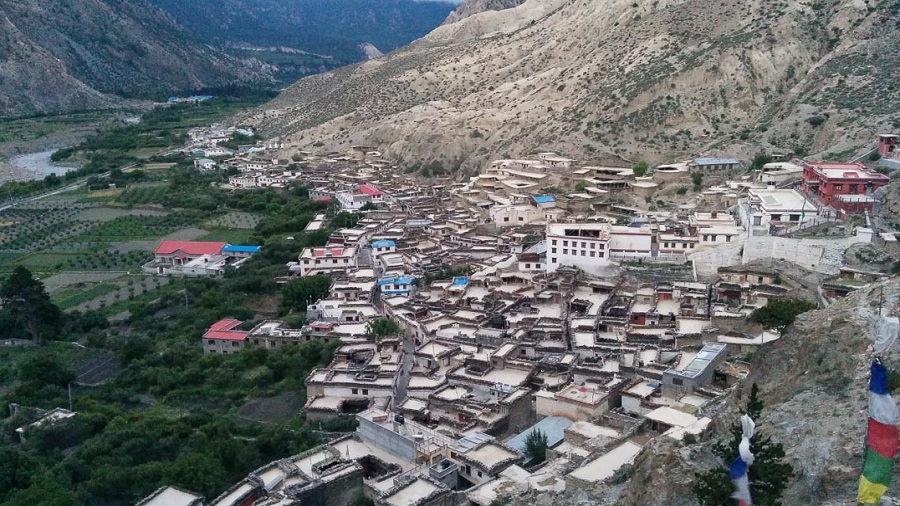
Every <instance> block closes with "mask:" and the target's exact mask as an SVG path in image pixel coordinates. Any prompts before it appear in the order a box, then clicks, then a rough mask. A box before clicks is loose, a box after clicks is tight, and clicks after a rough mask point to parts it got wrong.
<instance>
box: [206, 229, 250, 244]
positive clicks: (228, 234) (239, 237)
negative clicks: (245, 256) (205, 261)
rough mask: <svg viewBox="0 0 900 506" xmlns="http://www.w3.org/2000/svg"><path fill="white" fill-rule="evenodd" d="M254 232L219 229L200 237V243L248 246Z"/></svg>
mask: <svg viewBox="0 0 900 506" xmlns="http://www.w3.org/2000/svg"><path fill="white" fill-rule="evenodd" d="M252 233H253V231H252V230H242V229H239V228H218V229H215V230H212V231H210V233H208V234H206V235H204V236H201V237H199V238H198V239H197V240H198V241H222V242H227V243H229V244H247V241H248V240H249V239H250V235H251V234H252Z"/></svg>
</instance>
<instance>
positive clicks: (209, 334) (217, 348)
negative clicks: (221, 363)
mask: <svg viewBox="0 0 900 506" xmlns="http://www.w3.org/2000/svg"><path fill="white" fill-rule="evenodd" d="M241 323H243V322H241V321H240V320H234V319H227V320H221V321H218V322H216V323H213V324H212V325H210V327H209V329H208V330H207V331H206V333H205V334H203V353H206V354H220V355H228V354H229V353H238V352H239V351H241V349H242V348H243V347H244V345H245V344H246V343H247V336H248V335H250V333H249V332H245V331H241V330H235V329H236V328H238V327H239V326H240V325H241Z"/></svg>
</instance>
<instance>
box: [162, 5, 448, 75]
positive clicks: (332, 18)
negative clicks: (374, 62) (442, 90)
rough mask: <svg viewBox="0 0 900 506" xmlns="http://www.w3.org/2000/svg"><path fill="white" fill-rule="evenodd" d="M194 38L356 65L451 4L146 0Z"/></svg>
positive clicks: (424, 27)
mask: <svg viewBox="0 0 900 506" xmlns="http://www.w3.org/2000/svg"><path fill="white" fill-rule="evenodd" d="M150 2H151V3H153V4H155V5H157V6H159V7H162V8H163V9H164V10H165V11H167V12H168V13H169V14H171V15H172V17H173V18H174V19H175V20H176V21H177V22H178V23H179V24H181V25H182V26H183V27H184V28H185V30H186V31H187V33H189V34H191V35H192V36H193V37H194V38H195V39H196V40H199V41H203V42H207V43H232V44H248V45H253V46H266V47H271V46H287V47H290V48H293V49H299V50H302V51H307V52H310V53H317V54H320V55H327V56H331V57H334V58H336V59H339V60H344V61H358V60H360V59H362V58H363V57H364V56H365V54H364V52H363V51H361V50H360V47H359V46H360V45H361V44H365V43H369V44H372V45H374V46H375V47H376V48H378V50H380V51H381V52H388V51H392V50H394V49H397V48H399V47H401V46H403V45H406V44H408V43H409V42H411V41H413V40H415V39H417V38H419V37H421V36H423V35H425V34H427V33H428V32H430V31H431V30H432V29H433V28H434V27H436V26H437V25H439V24H441V22H442V21H443V20H444V19H445V18H446V17H447V15H448V14H449V13H450V11H452V10H453V8H454V5H453V3H450V2H419V1H413V0H377V1H376V0H194V1H191V2H184V1H181V0H150Z"/></svg>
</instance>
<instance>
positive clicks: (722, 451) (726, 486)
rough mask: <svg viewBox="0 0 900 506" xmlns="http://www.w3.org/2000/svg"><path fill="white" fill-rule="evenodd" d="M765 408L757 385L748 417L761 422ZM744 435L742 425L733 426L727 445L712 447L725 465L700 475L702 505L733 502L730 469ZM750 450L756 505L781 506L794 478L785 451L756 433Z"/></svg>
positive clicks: (698, 491) (697, 485) (697, 488)
mask: <svg viewBox="0 0 900 506" xmlns="http://www.w3.org/2000/svg"><path fill="white" fill-rule="evenodd" d="M763 408H764V404H763V402H762V401H761V400H760V399H759V388H758V387H757V385H756V383H754V384H753V387H752V388H751V389H750V398H749V399H748V400H747V407H746V410H745V414H747V415H748V416H750V418H752V419H754V420H757V421H758V420H759V417H760V415H761V414H762V410H763ZM741 435H742V433H741V424H740V422H737V423H735V424H734V425H733V426H732V427H731V439H730V440H728V441H727V442H725V443H723V442H721V441H720V442H718V443H716V444H715V445H714V446H713V453H714V454H716V456H717V457H719V458H721V459H722V465H721V466H719V467H717V468H715V469H711V470H709V471H707V472H705V473H697V481H696V483H695V485H694V493H696V494H697V498H698V499H700V504H702V505H705V506H719V505H722V504H732V503H733V502H734V500H733V499H731V494H732V492H733V491H734V489H733V486H732V483H731V480H730V479H729V477H728V466H729V465H731V462H732V461H734V459H735V458H737V456H738V444H740V442H741ZM750 451H752V452H753V455H754V457H755V460H754V462H753V465H751V466H750V469H749V471H748V473H747V474H748V477H749V480H750V494H751V496H752V497H753V504H755V505H757V506H781V495H782V494H783V493H784V490H785V488H787V483H788V480H790V479H791V477H793V476H794V468H793V466H791V465H790V464H789V463H787V462H785V461H784V448H783V447H782V446H781V444H780V443H775V442H773V441H772V439H771V438H770V437H768V436H765V435H763V434H761V433H760V432H759V430H757V431H756V434H754V435H753V439H751V440H750Z"/></svg>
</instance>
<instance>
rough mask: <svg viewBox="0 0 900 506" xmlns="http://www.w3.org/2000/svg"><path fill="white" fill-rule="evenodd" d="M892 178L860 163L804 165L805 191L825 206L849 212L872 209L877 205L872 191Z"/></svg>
mask: <svg viewBox="0 0 900 506" xmlns="http://www.w3.org/2000/svg"><path fill="white" fill-rule="evenodd" d="M890 180H891V179H890V178H889V177H888V176H886V175H884V174H880V173H878V172H875V171H873V170H869V169H867V168H865V167H863V166H862V165H860V164H858V163H832V162H814V163H804V164H803V184H802V188H803V190H804V191H806V192H809V193H811V194H813V195H815V196H816V198H818V199H819V200H820V201H821V202H822V203H823V204H825V205H826V206H831V207H833V208H835V209H838V210H840V211H844V212H846V213H861V212H864V211H869V212H871V211H872V210H873V209H874V206H875V197H873V196H872V194H873V193H874V192H875V190H877V189H878V188H881V187H882V186H885V185H887V184H888V183H889V182H890Z"/></svg>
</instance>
